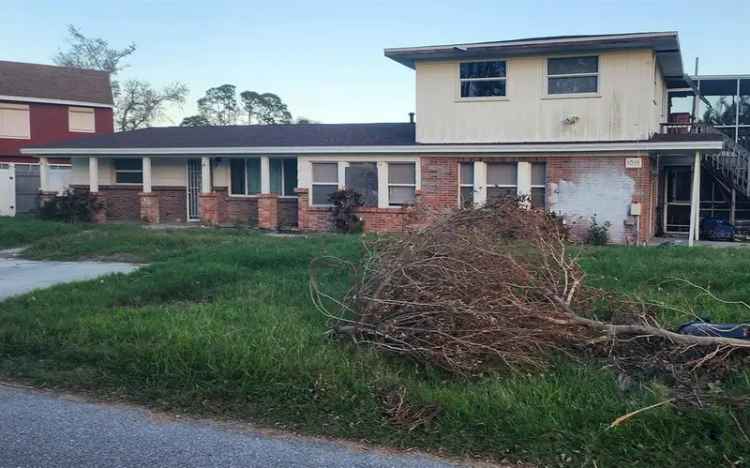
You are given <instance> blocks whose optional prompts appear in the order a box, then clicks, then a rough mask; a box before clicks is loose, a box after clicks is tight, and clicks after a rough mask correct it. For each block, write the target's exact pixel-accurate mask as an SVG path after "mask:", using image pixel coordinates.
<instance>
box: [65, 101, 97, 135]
mask: <svg viewBox="0 0 750 468" xmlns="http://www.w3.org/2000/svg"><path fill="white" fill-rule="evenodd" d="M75 113H78V114H86V115H91V119H92V124H93V125H92V127H91V129H87V128H73V119H71V114H75ZM68 131H69V132H71V133H96V111H95V110H94V109H93V108H91V107H73V106H69V107H68Z"/></svg>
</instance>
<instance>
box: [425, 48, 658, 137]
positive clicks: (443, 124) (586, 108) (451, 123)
mask: <svg viewBox="0 0 750 468" xmlns="http://www.w3.org/2000/svg"><path fill="white" fill-rule="evenodd" d="M547 58H548V57H547V56H543V57H542V56H533V57H511V58H507V59H505V60H506V63H507V74H506V76H507V82H506V83H507V93H506V94H507V96H506V97H505V98H503V99H496V100H483V101H477V100H462V99H461V98H460V94H459V73H458V71H459V62H458V61H436V62H418V63H417V66H416V96H417V100H416V112H417V127H416V129H417V141H418V142H420V143H492V142H524V141H533V142H542V141H601V140H637V139H645V138H648V137H649V136H650V134H651V133H653V132H654V131H655V130H656V129H657V128H658V125H657V122H656V121H657V120H658V119H657V118H656V115H657V112H661V110H660V109H659V107H660V106H661V104H660V103H658V102H657V103H655V99H656V96H655V68H656V61H655V57H654V53H653V52H652V51H651V50H627V51H616V52H604V53H600V54H599V92H598V95H597V96H595V97H592V96H588V97H565V98H562V97H555V96H548V95H547V94H546V77H545V69H546V59H547ZM659 79H660V77H659ZM572 116H577V117H578V118H579V120H578V121H577V122H576V123H575V124H573V125H568V124H565V123H563V120H565V119H566V118H568V117H572Z"/></svg>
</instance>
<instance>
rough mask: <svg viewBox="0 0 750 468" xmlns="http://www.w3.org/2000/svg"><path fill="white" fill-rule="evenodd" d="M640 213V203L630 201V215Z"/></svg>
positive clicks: (638, 214)
mask: <svg viewBox="0 0 750 468" xmlns="http://www.w3.org/2000/svg"><path fill="white" fill-rule="evenodd" d="M640 215H641V204H640V203H631V204H630V216H640Z"/></svg>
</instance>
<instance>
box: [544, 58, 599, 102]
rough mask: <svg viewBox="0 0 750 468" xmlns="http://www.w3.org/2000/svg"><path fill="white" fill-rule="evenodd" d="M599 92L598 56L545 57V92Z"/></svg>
mask: <svg viewBox="0 0 750 468" xmlns="http://www.w3.org/2000/svg"><path fill="white" fill-rule="evenodd" d="M597 92H599V57H595V56H594V57H559V58H550V59H547V94H551V95H552V94H594V93H597Z"/></svg>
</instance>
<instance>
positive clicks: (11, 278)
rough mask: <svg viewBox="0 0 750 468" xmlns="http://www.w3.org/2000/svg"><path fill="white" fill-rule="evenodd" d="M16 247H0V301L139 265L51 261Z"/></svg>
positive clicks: (129, 269) (136, 267)
mask: <svg viewBox="0 0 750 468" xmlns="http://www.w3.org/2000/svg"><path fill="white" fill-rule="evenodd" d="M17 252H18V251H17V250H2V251H0V301H1V300H3V299H5V298H8V297H11V296H16V295H19V294H25V293H27V292H29V291H32V290H34V289H39V288H47V287H49V286H52V285H55V284H60V283H68V282H71V281H82V280H89V279H94V278H96V277H99V276H103V275H108V274H110V273H130V272H131V271H135V270H136V269H138V265H133V264H130V263H113V262H48V261H33V260H24V259H21V258H17V257H16V253H17Z"/></svg>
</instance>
